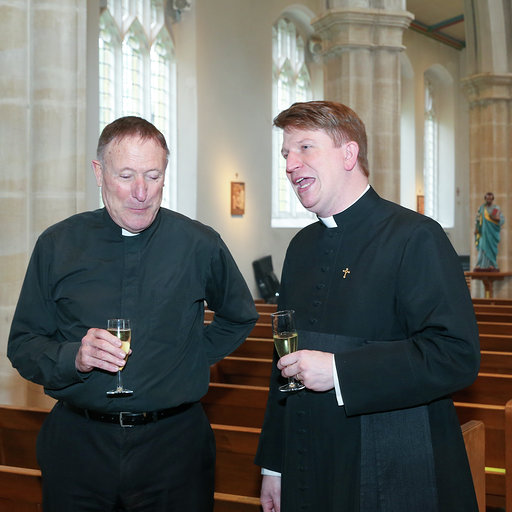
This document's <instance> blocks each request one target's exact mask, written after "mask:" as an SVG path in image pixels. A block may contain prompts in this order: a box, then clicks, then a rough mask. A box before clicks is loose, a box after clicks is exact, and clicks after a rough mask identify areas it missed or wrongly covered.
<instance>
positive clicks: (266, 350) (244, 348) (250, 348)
mask: <svg viewBox="0 0 512 512" xmlns="http://www.w3.org/2000/svg"><path fill="white" fill-rule="evenodd" d="M511 340H512V338H511ZM511 350H512V343H511ZM273 354H274V341H273V340H272V339H271V338H247V339H246V340H245V341H244V342H243V343H242V344H241V345H240V346H239V347H238V348H237V349H236V350H235V351H234V352H233V353H232V354H231V355H232V356H237V357H255V358H263V359H271V358H272V356H273Z"/></svg>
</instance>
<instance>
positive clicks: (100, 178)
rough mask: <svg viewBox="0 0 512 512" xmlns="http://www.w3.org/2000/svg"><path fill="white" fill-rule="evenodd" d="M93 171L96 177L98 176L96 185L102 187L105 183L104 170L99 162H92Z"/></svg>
mask: <svg viewBox="0 0 512 512" xmlns="http://www.w3.org/2000/svg"><path fill="white" fill-rule="evenodd" d="M92 170H93V171H94V176H96V185H98V187H101V185H102V183H103V169H102V168H101V164H100V162H99V160H93V161H92Z"/></svg>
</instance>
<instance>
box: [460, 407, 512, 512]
mask: <svg viewBox="0 0 512 512" xmlns="http://www.w3.org/2000/svg"><path fill="white" fill-rule="evenodd" d="M454 403H455V410H456V411H457V415H458V417H459V421H460V422H461V424H463V423H465V422H467V421H471V420H479V421H482V422H483V423H484V424H485V466H486V469H485V474H486V476H485V486H486V502H487V506H493V507H502V508H505V510H506V512H511V511H512V400H509V401H507V402H506V403H505V404H501V405H492V404H484V403H469V402H454Z"/></svg>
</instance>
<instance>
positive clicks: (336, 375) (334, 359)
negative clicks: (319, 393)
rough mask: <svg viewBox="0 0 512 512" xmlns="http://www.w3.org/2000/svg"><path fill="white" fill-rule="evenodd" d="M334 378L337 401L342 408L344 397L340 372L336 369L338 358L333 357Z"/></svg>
mask: <svg viewBox="0 0 512 512" xmlns="http://www.w3.org/2000/svg"><path fill="white" fill-rule="evenodd" d="M332 376H333V378H334V390H335V391H336V400H337V401H338V405H339V406H342V405H343V404H344V402H343V397H342V396H341V387H340V380H339V379H338V370H337V369H336V357H335V355H334V354H333V355H332Z"/></svg>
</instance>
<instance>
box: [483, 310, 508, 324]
mask: <svg viewBox="0 0 512 512" xmlns="http://www.w3.org/2000/svg"><path fill="white" fill-rule="evenodd" d="M475 316H476V321H477V323H480V322H497V323H504V324H510V323H512V314H510V312H502V311H501V312H498V311H479V310H475Z"/></svg>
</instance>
